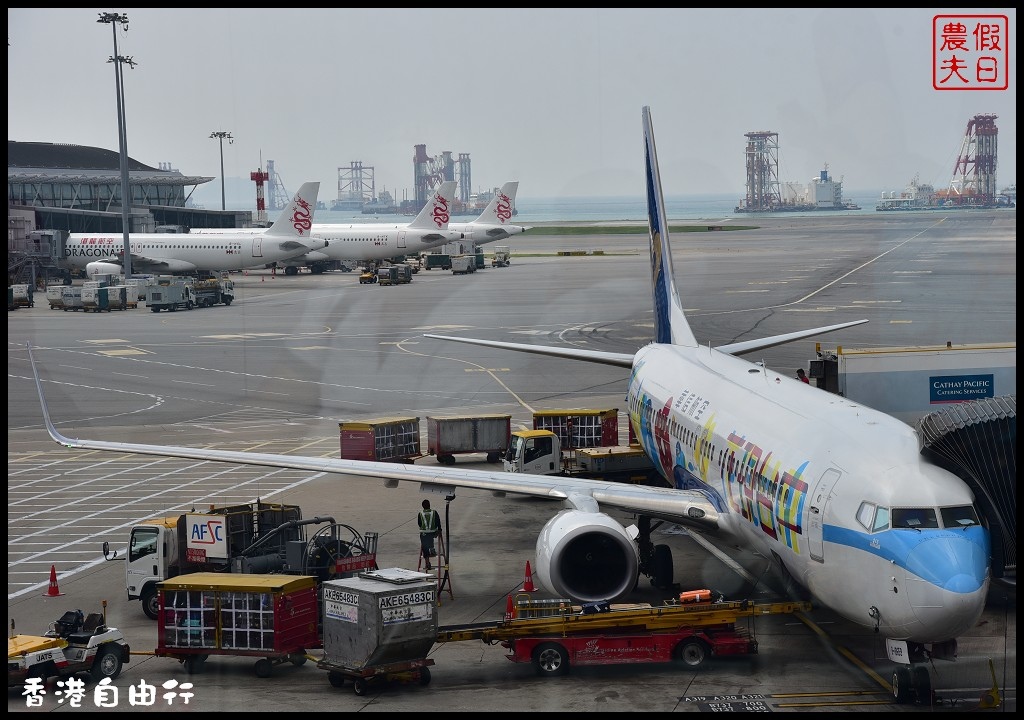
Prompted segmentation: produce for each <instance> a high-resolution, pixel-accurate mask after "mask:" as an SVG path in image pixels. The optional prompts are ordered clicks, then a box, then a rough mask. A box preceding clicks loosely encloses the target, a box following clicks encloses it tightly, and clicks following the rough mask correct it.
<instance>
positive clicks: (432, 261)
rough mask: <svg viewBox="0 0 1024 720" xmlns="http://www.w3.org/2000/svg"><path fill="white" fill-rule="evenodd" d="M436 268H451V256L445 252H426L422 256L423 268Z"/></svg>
mask: <svg viewBox="0 0 1024 720" xmlns="http://www.w3.org/2000/svg"><path fill="white" fill-rule="evenodd" d="M434 268H438V269H441V270H451V269H452V256H451V255H449V254H447V253H439V252H437V253H427V254H426V255H424V256H423V269H424V270H433V269H434Z"/></svg>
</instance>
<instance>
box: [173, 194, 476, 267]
mask: <svg viewBox="0 0 1024 720" xmlns="http://www.w3.org/2000/svg"><path fill="white" fill-rule="evenodd" d="M454 198H455V181H454V180H446V181H444V182H442V183H441V184H440V185H438V186H437V189H435V190H434V192H433V193H431V196H430V198H429V199H428V200H427V203H426V204H425V205H424V206H423V209H422V210H420V212H419V214H417V215H416V217H415V218H413V220H412V222H410V223H406V224H404V225H390V224H388V223H355V224H336V223H331V224H325V223H318V224H315V225H313V227H312V231H311V233H312V235H313V237H315V238H317V239H320V240H323V241H325V242H326V243H327V247H325V248H323V249H322V250H314V251H312V252H309V253H307V254H306V255H304V256H296V257H293V258H291V259H290V260H288V261H285V262H279V263H278V266H279V267H282V266H283V267H284V270H285V274H286V275H295V274H297V273H298V272H299V268H301V267H306V266H308V267H309V268H310V269H311V270H312V271H313V272H314V273H321V272H323V270H324V267H325V263H326V262H327V261H330V260H358V261H367V260H385V259H387V258H393V257H396V256H398V255H418V254H419V253H420V252H422V251H423V250H428V249H430V248H433V247H437V246H439V245H444V244H445V243H448V242H452V241H454V240H461V239H462V238H463V236H462V232H460V231H454V230H451V229H450V228H449V225H448V220H449V219H450V218H451V208H452V201H453V199H454ZM271 230H273V228H271ZM228 232H238V233H249V234H251V235H260V234H265V233H267V232H270V230H267V229H265V228H246V229H242V230H236V231H232V230H221V229H202V228H200V229H193V230H192V232H191V233H190V234H200V235H221V234H224V233H228Z"/></svg>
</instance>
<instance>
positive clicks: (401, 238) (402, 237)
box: [398, 230, 405, 250]
mask: <svg viewBox="0 0 1024 720" xmlns="http://www.w3.org/2000/svg"><path fill="white" fill-rule="evenodd" d="M398 249H399V250H405V230H399V231H398Z"/></svg>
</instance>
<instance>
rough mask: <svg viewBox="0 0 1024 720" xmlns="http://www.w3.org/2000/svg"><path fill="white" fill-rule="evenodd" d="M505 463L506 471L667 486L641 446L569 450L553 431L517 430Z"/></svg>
mask: <svg viewBox="0 0 1024 720" xmlns="http://www.w3.org/2000/svg"><path fill="white" fill-rule="evenodd" d="M502 464H503V465H504V467H505V471H506V472H515V473H534V474H539V475H567V476H568V475H572V476H576V477H586V478H594V479H603V480H613V481H615V482H629V483H637V484H653V485H664V484H665V480H664V478H662V476H661V475H660V474H659V473H658V471H657V470H656V469H655V467H654V463H652V462H651V459H650V458H649V457H648V456H647V453H645V452H644V450H643V448H642V447H640V446H639V445H605V446H597V447H583V448H574V449H572V448H566V447H563V445H562V441H561V439H560V438H559V436H558V434H557V433H555V432H554V431H552V430H517V431H515V432H514V433H512V434H511V440H510V441H509V447H508V451H507V452H506V453H505V455H504V458H503V460H502Z"/></svg>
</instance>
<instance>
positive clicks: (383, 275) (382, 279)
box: [377, 265, 398, 285]
mask: <svg viewBox="0 0 1024 720" xmlns="http://www.w3.org/2000/svg"><path fill="white" fill-rule="evenodd" d="M377 284H378V285H397V284H398V267H397V266H395V265H384V266H383V267H379V268H377Z"/></svg>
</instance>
